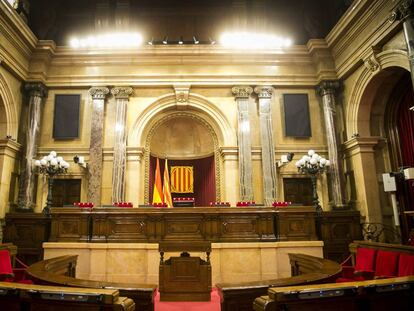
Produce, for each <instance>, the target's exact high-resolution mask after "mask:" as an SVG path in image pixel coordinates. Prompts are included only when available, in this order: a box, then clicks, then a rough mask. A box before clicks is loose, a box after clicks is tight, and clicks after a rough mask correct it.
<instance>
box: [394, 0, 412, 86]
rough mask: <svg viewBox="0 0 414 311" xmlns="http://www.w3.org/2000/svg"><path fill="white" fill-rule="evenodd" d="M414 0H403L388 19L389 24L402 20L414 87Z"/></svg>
mask: <svg viewBox="0 0 414 311" xmlns="http://www.w3.org/2000/svg"><path fill="white" fill-rule="evenodd" d="M413 7H414V6H413V0H402V1H400V2H399V4H398V5H397V6H396V7H395V9H394V11H392V12H391V14H390V16H389V17H388V20H389V22H391V23H393V22H394V21H397V20H401V21H402V22H403V28H404V38H405V42H406V44H407V51H408V55H407V56H408V60H409V62H410V69H411V70H410V74H411V82H412V84H413V86H414V14H413V12H414V10H413Z"/></svg>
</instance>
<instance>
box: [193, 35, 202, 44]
mask: <svg viewBox="0 0 414 311" xmlns="http://www.w3.org/2000/svg"><path fill="white" fill-rule="evenodd" d="M193 41H194V44H199V43H200V41H198V40H197V38H196V36H193Z"/></svg>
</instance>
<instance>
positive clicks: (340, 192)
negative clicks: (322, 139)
mask: <svg viewBox="0 0 414 311" xmlns="http://www.w3.org/2000/svg"><path fill="white" fill-rule="evenodd" d="M338 88H339V82H338V81H323V82H321V84H320V85H319V86H318V93H319V95H320V96H321V97H322V104H323V113H324V119H325V129H326V140H327V144H328V155H329V156H328V157H329V160H330V161H331V167H330V170H329V176H330V180H329V182H330V183H331V189H332V198H333V205H334V207H336V208H344V207H345V206H346V204H345V195H344V193H345V187H344V185H345V182H344V173H343V167H342V161H341V159H340V157H339V152H338V136H337V133H336V109H335V105H336V104H335V91H336V90H337V89H338Z"/></svg>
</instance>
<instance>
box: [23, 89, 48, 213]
mask: <svg viewBox="0 0 414 311" xmlns="http://www.w3.org/2000/svg"><path fill="white" fill-rule="evenodd" d="M24 91H25V92H26V93H27V95H28V97H29V107H28V114H27V119H26V130H25V142H24V151H23V152H24V155H23V159H22V163H21V171H20V188H19V199H18V209H20V210H32V209H33V208H34V202H33V197H34V174H33V160H34V158H35V157H36V154H37V148H38V141H39V133H40V120H41V116H42V111H43V99H44V98H46V97H47V88H46V86H45V85H44V84H43V83H41V82H30V83H26V84H25V85H24Z"/></svg>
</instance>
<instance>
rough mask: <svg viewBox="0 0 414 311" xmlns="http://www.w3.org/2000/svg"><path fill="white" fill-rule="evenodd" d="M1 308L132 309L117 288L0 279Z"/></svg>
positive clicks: (39, 310) (37, 310)
mask: <svg viewBox="0 0 414 311" xmlns="http://www.w3.org/2000/svg"><path fill="white" fill-rule="evenodd" d="M0 308H1V310H31V311H52V310H61V311H73V310H90V311H95V310H96V311H98V310H99V311H110V310H114V311H134V310H135V304H134V302H133V300H132V299H130V298H126V297H120V296H119V291H118V290H114V289H112V290H110V289H95V288H75V287H74V288H68V287H56V286H43V285H29V284H19V283H10V282H0Z"/></svg>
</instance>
